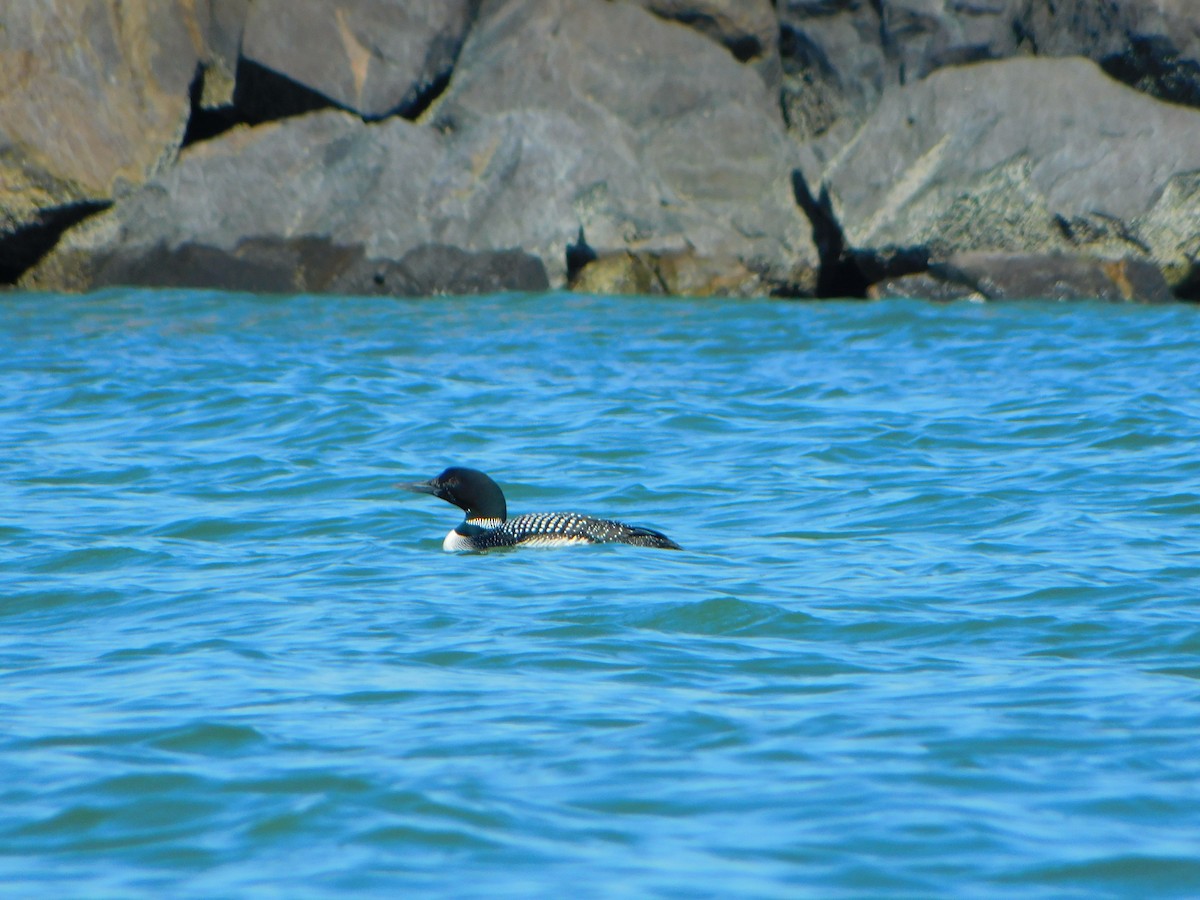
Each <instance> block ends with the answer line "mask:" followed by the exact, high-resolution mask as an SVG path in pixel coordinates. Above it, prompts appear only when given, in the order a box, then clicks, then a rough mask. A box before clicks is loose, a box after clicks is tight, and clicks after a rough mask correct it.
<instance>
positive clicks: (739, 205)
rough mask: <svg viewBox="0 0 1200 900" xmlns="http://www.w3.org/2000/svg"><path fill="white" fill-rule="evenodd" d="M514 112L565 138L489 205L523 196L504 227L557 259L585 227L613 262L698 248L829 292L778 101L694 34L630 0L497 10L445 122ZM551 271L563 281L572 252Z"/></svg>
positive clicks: (550, 1)
mask: <svg viewBox="0 0 1200 900" xmlns="http://www.w3.org/2000/svg"><path fill="white" fill-rule="evenodd" d="M512 116H524V117H534V120H544V121H545V123H546V124H545V125H544V126H543V127H547V128H549V127H550V124H551V123H553V128H552V132H551V134H549V135H548V137H551V138H552V139H551V140H550V142H549V143H548V144H546V145H545V146H543V147H539V146H538V145H537V144H533V143H531V142H528V141H526V142H525V148H526V149H525V153H526V154H536V155H538V156H539V157H542V159H541V160H540V161H539V166H538V168H537V169H535V170H531V169H529V167H528V166H527V165H525V164H524V161H523V160H521V159H520V157H515V158H514V161H515V162H518V163H520V164H521V165H522V168H523V170H524V171H527V172H528V174H527V176H526V177H525V178H524V179H523V180H522V181H523V183H522V184H521V185H520V186H509V185H491V186H488V187H487V188H485V189H483V190H482V196H483V197H484V198H487V197H488V196H489V195H490V194H492V193H496V192H499V193H501V194H503V195H505V196H508V197H510V198H511V201H510V202H511V205H512V212H513V215H519V216H520V218H519V219H518V220H513V219H511V218H509V219H505V220H503V221H500V222H497V224H499V225H501V226H508V225H509V223H512V224H516V222H518V221H519V222H520V225H519V227H518V229H517V230H518V231H524V232H525V233H526V234H534V235H536V236H537V237H536V238H535V240H534V243H533V244H532V245H531V246H532V247H533V248H536V252H538V253H539V254H540V255H542V256H543V258H546V249H545V247H546V244H545V241H546V240H547V239H549V238H550V237H551V236H553V240H554V242H555V243H554V246H555V247H557V248H559V250H560V251H561V247H562V246H563V243H564V239H565V238H570V237H572V236H574V235H575V233H576V230H577V229H578V228H579V227H582V228H583V230H584V233H585V235H586V238H587V241H588V242H589V244H590V245H591V246H592V247H593V248H594V249H595V251H596V252H597V253H598V254H599V255H601V256H603V255H605V254H609V253H620V252H623V251H627V250H629V251H647V252H654V253H668V254H676V253H684V252H686V253H688V254H689V255H692V256H695V257H701V258H725V259H734V260H740V261H741V263H742V264H744V265H745V266H746V267H748V268H750V269H752V270H754V271H756V272H759V273H761V274H762V275H763V277H764V281H765V282H767V283H772V284H775V285H778V286H789V287H791V288H795V287H796V286H797V285H800V286H801V287H808V288H811V287H812V285H813V284H814V283H815V268H816V263H817V260H816V252H815V249H814V247H813V244H812V240H811V235H810V228H809V225H808V223H807V222H806V221H805V220H804V219H803V217H802V215H801V214H800V213H799V211H798V209H797V208H796V206H795V203H794V201H793V197H792V192H791V188H790V182H789V172H790V166H791V165H792V164H793V162H794V160H795V150H794V148H793V146H792V145H791V142H790V141H789V140H788V139H787V136H786V133H785V130H784V127H783V122H782V116H781V114H780V110H779V104H778V98H777V96H775V95H773V94H772V93H771V92H770V91H768V90H767V89H766V88H765V87H764V84H763V81H762V80H761V79H760V78H759V77H758V76H757V75H756V74H755V73H754V72H753V71H751V70H750V69H748V68H746V67H745V66H742V65H740V64H739V63H738V62H737V60H736V59H735V58H734V57H733V56H732V55H730V54H729V53H728V52H726V51H725V50H724V49H722V48H721V47H719V46H717V44H716V43H714V42H713V41H711V40H708V39H706V38H704V37H703V36H701V35H700V34H698V33H696V32H695V31H693V30H692V29H690V28H686V27H683V26H681V25H678V24H675V23H673V22H668V21H663V20H661V19H659V18H656V17H654V16H653V15H650V14H648V13H647V12H646V11H645V10H644V9H642V8H641V7H639V6H638V5H636V4H633V3H626V2H615V3H603V4H601V3H595V2H592V0H541V2H531V0H515V2H510V3H492V4H489V5H485V7H484V8H483V10H482V11H481V13H480V17H479V20H478V21H477V22H476V25H475V27H474V28H473V29H472V32H471V35H470V37H469V39H468V41H467V44H466V46H465V47H464V48H463V53H462V58H461V60H460V63H459V66H458V67H457V69H456V70H455V74H454V79H453V81H452V82H451V85H450V88H449V90H448V91H447V92H446V94H445V95H444V96H443V98H442V100H441V101H440V103H439V105H438V106H437V108H436V109H435V110H434V118H433V122H434V124H435V125H436V126H437V127H439V128H441V129H443V130H446V131H448V132H456V131H459V130H473V131H481V132H482V133H483V134H491V133H493V132H494V131H495V129H496V128H497V127H502V126H501V123H503V121H504V120H505V119H506V118H508V117H512ZM475 190H476V191H480V189H479V188H478V187H476V188H475ZM514 191H515V193H514ZM489 202H491V201H489ZM543 235H544V236H545V237H544V238H543V237H542V236H543ZM547 268H548V269H549V270H550V271H551V273H552V280H554V281H556V282H559V281H561V278H562V276H563V275H564V274H565V272H564V266H563V263H562V262H561V259H560V252H556V253H555V254H554V257H553V258H552V259H547Z"/></svg>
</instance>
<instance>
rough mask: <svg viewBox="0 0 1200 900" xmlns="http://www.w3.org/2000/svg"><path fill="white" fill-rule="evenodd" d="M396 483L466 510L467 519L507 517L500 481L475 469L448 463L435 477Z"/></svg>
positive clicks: (502, 518)
mask: <svg viewBox="0 0 1200 900" xmlns="http://www.w3.org/2000/svg"><path fill="white" fill-rule="evenodd" d="M396 487H398V488H402V489H403V490H406V491H412V492H413V493H414V494H433V496H435V497H438V498H440V499H442V500H445V501H446V502H447V503H453V504H454V505H455V506H457V507H458V508H459V509H461V510H463V511H464V512H466V514H467V521H470V520H472V519H499V520H500V521H501V522H503V521H504V520H505V519H507V518H508V506H507V504H506V503H505V502H504V492H503V491H502V490H500V485H498V484H496V482H494V481H492V479H490V478H489V477H488V476H487V475H485V474H483V473H482V472H480V471H479V470H478V469H465V468H463V467H462V466H451V467H450V468H448V469H446V470H445V471H444V472H442V474H441V475H439V476H437V478H431V479H429V481H414V482H412V483H410V484H398V485H396Z"/></svg>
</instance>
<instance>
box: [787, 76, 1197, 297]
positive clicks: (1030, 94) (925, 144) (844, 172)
mask: <svg viewBox="0 0 1200 900" xmlns="http://www.w3.org/2000/svg"><path fill="white" fill-rule="evenodd" d="M1032 98H1036V99H1032ZM1031 100H1032V102H1031ZM818 157H819V155H815V156H814V159H815V158H818ZM1197 172H1200V112H1198V111H1195V110H1190V109H1187V108H1185V107H1182V106H1177V105H1173V104H1168V103H1163V102H1160V101H1158V100H1155V99H1153V98H1151V97H1148V96H1146V95H1144V94H1141V93H1138V92H1137V91H1134V90H1132V89H1130V88H1128V87H1125V86H1124V85H1121V84H1119V83H1117V82H1116V81H1113V80H1112V79H1110V78H1108V77H1107V76H1105V75H1104V73H1102V72H1101V71H1100V70H1099V69H1098V68H1097V67H1096V65H1095V64H1093V63H1091V62H1088V61H1086V60H1082V59H1058V60H1049V59H1022V60H1009V61H1004V62H997V63H984V64H979V65H975V66H962V67H954V68H947V69H942V70H939V71H938V72H936V73H934V74H933V75H931V76H930V77H929V78H927V79H925V80H924V81H921V82H918V83H917V84H915V85H911V86H908V87H905V88H894V89H892V90H891V91H889V92H888V93H887V94H885V95H884V97H883V98H882V100H881V101H880V104H879V106H878V108H877V109H876V111H875V113H874V114H873V115H872V116H871V117H870V119H869V120H868V121H867V122H866V124H865V125H864V126H863V127H862V128H861V129H860V130H859V131H858V133H857V134H855V136H854V137H853V139H852V140H851V141H850V142H849V143H847V144H845V145H844V146H841V147H838V148H836V149H835V151H834V152H833V153H832V154H831V155H830V156H828V157H826V158H825V159H824V162H823V163H822V164H819V165H818V164H810V165H809V167H808V168H807V170H806V175H807V180H808V183H809V186H810V189H811V190H812V192H813V193H814V194H816V193H817V192H818V191H820V190H823V191H824V192H825V193H826V194H827V196H828V199H829V202H830V206H831V209H832V214H833V217H834V218H835V219H836V221H837V222H838V223H839V225H840V227H841V229H842V232H843V234H844V238H845V241H846V243H847V245H848V246H849V247H850V248H853V250H854V251H856V252H858V253H859V254H860V255H861V256H862V257H863V258H867V257H871V258H874V259H877V260H879V270H878V271H877V272H875V273H873V275H874V276H875V277H872V278H871V279H870V280H877V278H878V277H883V276H886V275H888V274H891V272H890V271H889V269H890V267H891V264H892V262H894V261H896V260H899V259H901V258H903V259H905V260H911V259H912V257H913V256H914V251H917V252H918V255H924V256H926V257H928V258H930V259H932V260H934V261H937V260H939V259H945V258H947V257H948V256H949V255H951V254H953V253H956V252H960V251H966V250H987V251H1004V252H1022V253H1038V254H1046V253H1063V254H1068V255H1074V254H1086V255H1090V256H1095V257H1098V258H1104V259H1122V258H1124V257H1126V256H1134V257H1141V258H1147V259H1150V260H1152V261H1153V262H1155V263H1156V264H1158V265H1159V266H1160V267H1161V268H1162V269H1163V271H1164V272H1165V273H1166V275H1167V277H1168V280H1169V281H1170V282H1171V284H1172V286H1173V287H1175V288H1176V289H1177V290H1178V289H1180V288H1181V286H1184V285H1187V284H1188V283H1189V282H1190V280H1191V279H1193V278H1194V272H1195V269H1196V265H1197V260H1200V231H1198V230H1197V229H1196V228H1195V221H1196V220H1195V210H1196V200H1197V197H1198V196H1200V178H1198V177H1197V174H1196V173H1197ZM906 265H907V263H906Z"/></svg>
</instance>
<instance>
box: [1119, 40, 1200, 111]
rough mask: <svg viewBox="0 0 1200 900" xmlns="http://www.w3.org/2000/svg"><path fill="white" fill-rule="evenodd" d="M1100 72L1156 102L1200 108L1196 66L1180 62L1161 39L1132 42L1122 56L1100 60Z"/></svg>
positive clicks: (1199, 66) (1189, 61)
mask: <svg viewBox="0 0 1200 900" xmlns="http://www.w3.org/2000/svg"><path fill="white" fill-rule="evenodd" d="M1100 68H1102V69H1103V70H1104V71H1105V73H1107V74H1108V75H1109V76H1110V77H1111V78H1115V79H1116V80H1117V81H1121V82H1124V83H1125V84H1127V85H1129V86H1130V87H1132V88H1136V89H1137V90H1139V91H1142V92H1143V93H1146V94H1149V95H1150V96H1152V97H1157V98H1158V99H1159V100H1166V101H1167V102H1169V103H1178V104H1180V105H1181V106H1191V107H1195V108H1200V63H1198V62H1196V60H1193V59H1185V58H1181V57H1180V55H1179V51H1178V50H1177V49H1176V48H1175V45H1174V44H1173V43H1171V41H1170V40H1168V39H1167V38H1165V37H1141V38H1133V39H1131V40H1130V44H1129V49H1128V50H1127V51H1126V52H1124V53H1116V54H1113V55H1111V56H1106V57H1105V58H1104V59H1102V60H1100Z"/></svg>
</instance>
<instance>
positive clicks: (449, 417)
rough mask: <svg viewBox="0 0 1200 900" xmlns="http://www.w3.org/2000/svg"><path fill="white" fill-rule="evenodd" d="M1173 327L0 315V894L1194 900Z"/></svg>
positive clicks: (479, 313) (1198, 693) (1000, 308)
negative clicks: (613, 538)
mask: <svg viewBox="0 0 1200 900" xmlns="http://www.w3.org/2000/svg"><path fill="white" fill-rule="evenodd" d="M1198 316H1200V309H1197V308H1195V307H1191V306H1184V305H1178V306H1168V307H1126V306H1110V305H1103V304H1095V303H1086V302H1085V303H1079V304H1039V303H1017V304H1012V305H990V306H982V305H972V304H955V305H931V304H923V303H916V302H879V303H856V302H847V303H836V302H826V303H811V304H804V303H799V304H797V303H786V302H766V301H764V302H720V301H683V300H674V301H670V300H649V299H642V300H607V299H606V300H599V299H590V298H567V297H557V296H549V297H494V298H483V299H463V300H429V301H399V300H389V299H369V300H368V299H346V298H311V297H293V298H258V297H251V296H235V295H219V294H212V293H203V292H172V293H155V292H147V291H143V292H126V291H114V292H110V293H105V294H102V295H96V296H91V297H83V298H67V297H56V296H29V295H24V296H22V295H9V296H6V297H0V722H2V723H3V727H2V728H0V773H2V776H0V892H3V893H6V894H11V895H17V896H89V897H91V896H165V895H171V896H206V897H208V896H244V895H258V894H262V895H270V896H287V897H306V896H312V897H320V896H334V895H339V894H341V893H344V892H346V891H354V892H356V893H358V894H365V895H379V896H397V895H404V894H410V895H411V894H414V893H416V894H424V895H430V894H434V895H445V896H451V895H452V896H479V897H483V896H487V897H496V896H508V897H518V896H521V897H523V896H530V895H541V896H554V895H561V894H563V893H564V892H568V891H569V892H570V893H571V894H572V895H574V896H580V897H611V896H663V897H692V896H758V897H796V896H813V897H865V896H905V897H965V896H1012V897H1022V898H1026V897H1054V898H1059V897H1081V898H1082V897H1087V898H1092V897H1106V896H1123V897H1149V896H1175V897H1194V896H1197V895H1200V440H1198V438H1200V327H1198V326H1200V319H1198ZM451 463H459V464H465V465H473V466H476V467H478V468H482V469H485V470H486V471H488V472H490V473H491V474H492V475H493V476H494V477H496V479H497V480H498V481H499V482H500V483H501V484H502V485H503V486H504V487H505V489H506V491H507V493H508V499H509V508H510V510H511V511H513V512H529V511H539V510H574V511H581V512H587V513H592V514H598V515H606V516H611V517H615V518H620V519H624V520H626V521H631V522H635V523H637V524H643V525H648V526H652V527H656V528H659V529H661V530H663V531H665V532H666V533H668V534H669V535H670V536H671V537H673V538H674V539H675V540H677V541H679V542H680V543H681V544H683V546H684V547H685V548H686V550H685V552H682V553H673V552H668V551H653V550H645V549H639V548H631V547H622V546H602V547H585V548H573V549H569V550H526V551H518V552H507V553H499V554H492V555H487V556H454V555H448V554H444V553H442V552H441V549H440V547H441V541H442V537H443V536H444V534H445V533H446V532H447V531H448V530H449V529H450V528H451V527H452V526H453V525H454V524H455V523H456V522H457V521H458V511H457V510H456V509H454V508H453V507H450V506H448V505H446V504H443V503H441V502H440V501H438V500H436V499H435V498H432V497H422V496H415V495H411V494H405V493H402V492H400V491H397V490H396V489H395V488H394V485H395V484H396V483H397V482H399V481H411V480H415V479H418V478H428V477H430V476H432V475H434V474H436V473H437V472H438V471H440V470H441V468H442V467H444V466H446V465H448V464H451Z"/></svg>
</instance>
